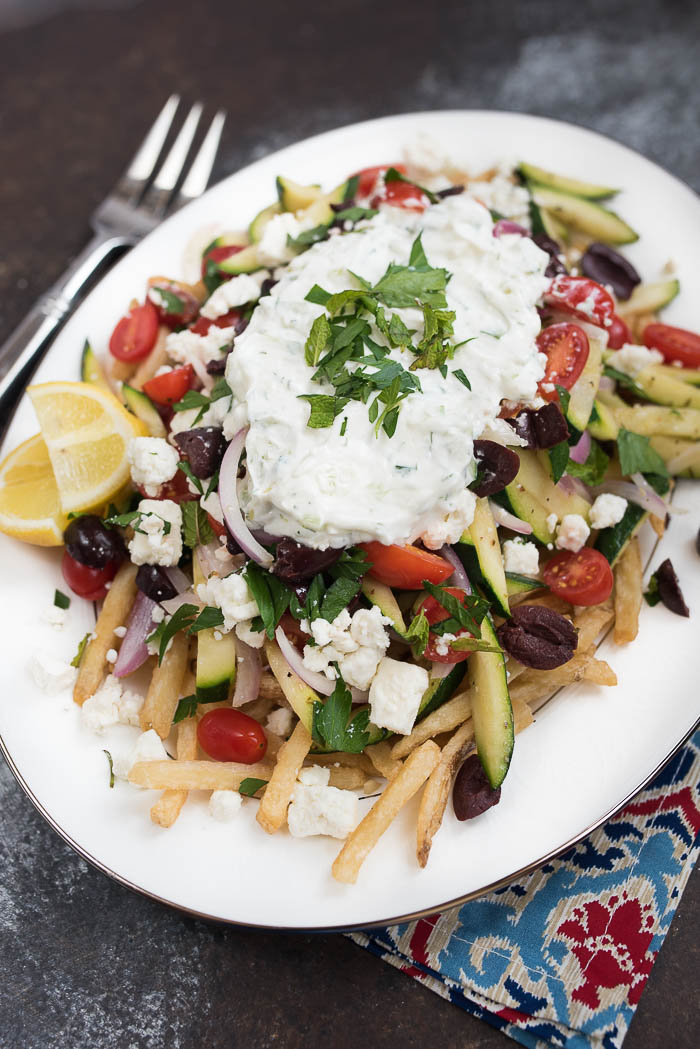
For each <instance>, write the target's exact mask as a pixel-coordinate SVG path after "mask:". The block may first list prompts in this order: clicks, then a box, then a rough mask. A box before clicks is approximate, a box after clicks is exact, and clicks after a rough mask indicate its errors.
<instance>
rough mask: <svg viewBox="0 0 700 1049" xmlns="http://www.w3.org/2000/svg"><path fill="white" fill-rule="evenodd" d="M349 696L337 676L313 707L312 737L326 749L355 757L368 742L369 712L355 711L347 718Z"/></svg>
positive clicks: (350, 697) (345, 686)
mask: <svg viewBox="0 0 700 1049" xmlns="http://www.w3.org/2000/svg"><path fill="white" fill-rule="evenodd" d="M351 712H352V694H351V692H350V689H349V688H348V687H347V685H346V684H345V682H344V681H343V679H342V677H341V676H340V674H338V680H337V681H336V683H335V688H334V689H333V691H332V692H331V694H330V696H329V697H328V698H327V699H326V700H325V702H322V701H320V700H315V701H314V705H313V722H312V732H311V734H312V736H313V739H314V740H315V741H316V743H320V744H321V745H322V746H325V747H328V749H329V750H336V751H344V752H345V753H346V754H359V753H361V751H363V750H364V749H365V747H366V746H367V744H368V743H369V731H368V728H367V726H368V725H369V710H368V709H367V708H365V709H364V710H360V711H358V713H357V714H355V715H354V717H353V718H352V719H351V718H350V714H351Z"/></svg>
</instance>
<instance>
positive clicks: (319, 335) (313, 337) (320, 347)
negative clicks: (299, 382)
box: [304, 313, 332, 368]
mask: <svg viewBox="0 0 700 1049" xmlns="http://www.w3.org/2000/svg"><path fill="white" fill-rule="evenodd" d="M331 335H332V332H331V326H330V324H329V323H328V318H327V317H326V315H325V314H324V313H322V314H321V315H320V316H319V317H316V319H315V320H314V322H313V324H312V325H311V331H310V332H309V337H308V339H307V340H306V345H305V346H304V359H305V361H306V363H307V364H308V365H309V366H310V367H312V368H315V367H316V365H317V364H318V362H319V360H320V359H321V355H322V353H323V351H324V350H325V348H326V346H327V345H328V340H329V339H330V337H331Z"/></svg>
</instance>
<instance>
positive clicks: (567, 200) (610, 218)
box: [530, 184, 639, 244]
mask: <svg viewBox="0 0 700 1049" xmlns="http://www.w3.org/2000/svg"><path fill="white" fill-rule="evenodd" d="M530 192H531V193H532V196H533V199H534V201H535V203H536V204H537V205H538V206H539V207H540V208H546V209H547V211H549V212H551V213H552V215H553V216H554V218H556V219H558V220H559V221H560V222H563V223H564V225H565V226H571V227H573V229H577V230H579V232H581V233H588V234H589V235H590V236H591V237H593V238H594V239H595V240H602V241H604V242H605V243H606V244H631V243H632V242H633V241H635V240H639V234H638V233H635V231H634V230H633V229H632V227H631V226H628V224H627V223H626V222H625V221H624V220H623V219H621V218H620V216H619V215H616V214H615V212H614V211H609V210H608V209H607V208H603V207H601V205H600V204H596V203H595V202H594V201H592V200H586V199H584V198H583V197H573V196H571V195H570V194H568V193H561V192H559V191H558V190H555V189H548V188H547V187H546V186H540V185H534V184H533V185H531V186H530Z"/></svg>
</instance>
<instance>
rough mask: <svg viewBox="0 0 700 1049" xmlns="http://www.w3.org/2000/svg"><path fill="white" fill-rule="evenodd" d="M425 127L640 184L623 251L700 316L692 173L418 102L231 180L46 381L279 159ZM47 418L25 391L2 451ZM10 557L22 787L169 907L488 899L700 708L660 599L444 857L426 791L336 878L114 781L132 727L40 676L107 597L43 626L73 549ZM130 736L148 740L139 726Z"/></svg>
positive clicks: (632, 194) (491, 157)
mask: <svg viewBox="0 0 700 1049" xmlns="http://www.w3.org/2000/svg"><path fill="white" fill-rule="evenodd" d="M425 133H428V134H430V135H431V136H432V137H433V138H435V139H437V140H438V141H442V142H443V143H444V144H445V145H446V146H448V147H449V148H450V150H452V152H453V153H454V152H455V151H457V152H458V154H459V156H462V157H463V158H464V160H465V162H466V163H468V165H469V167H470V168H471V169H473V170H477V171H478V170H479V169H481V168H487V167H489V166H490V165H491V164H493V163H494V162H496V161H498V160H499V159H502V158H504V157H518V158H519V157H522V158H525V159H527V160H529V161H530V162H532V163H535V164H540V165H542V166H543V167H548V168H551V169H553V170H555V171H557V170H560V171H564V172H570V173H571V174H572V175H575V176H577V177H579V178H583V179H589V180H591V181H593V182H603V183H608V184H610V183H612V184H613V185H619V186H621V187H624V189H623V192H622V193H621V194H620V196H619V197H618V198H617V201H616V204H615V207H616V208H619V210H620V212H621V214H622V215H623V216H624V218H625V219H626V220H628V221H629V222H630V223H631V224H632V225H633V226H634V227H635V228H637V229H638V230H639V231H640V232H641V234H642V239H641V241H640V242H639V243H638V244H635V245H632V246H631V247H630V248H629V249H626V252H627V254H628V255H629V257H630V259H631V260H632V261H633V262H634V263H635V264H636V265H638V267H639V269H640V270H641V272H642V273H643V274H644V275H645V276H646V277H647V278H648V279H654V277H656V276H657V274H658V273H659V270H660V268H661V266H662V265H663V264H664V263H665V262H666V261H667V259H669V258H670V259H673V261H674V262H675V265H676V267H677V271H678V275H679V277H680V279H681V283H682V287H683V291H682V294H681V296H680V297H679V299H678V300H677V301H676V302H674V303H673V305H672V306H671V308H670V309H669V310H668V312H667V319H668V320H669V321H670V322H672V323H673V322H675V323H678V324H681V325H685V326H686V327H689V328H694V329H696V330H697V329H698V327H700V315H699V314H698V305H697V304H698V301H699V300H700V294H698V292H699V291H700V289H699V287H698V275H697V274H698V270H697V246H698V244H700V203H699V202H698V199H697V198H696V197H695V195H694V194H693V193H692V192H691V191H690V190H689V189H688V188H687V187H686V186H685V185H683V184H682V183H680V182H678V181H677V180H676V179H675V178H673V177H672V176H671V175H669V174H667V173H666V172H664V171H662V170H661V169H660V168H658V167H656V166H655V165H654V164H651V163H650V162H649V161H648V160H645V159H644V158H643V157H640V156H639V155H637V154H636V153H633V152H632V151H630V150H629V149H626V148H624V147H623V146H620V145H618V144H617V143H615V142H612V141H610V140H609V139H606V138H603V137H601V136H600V135H597V134H594V133H592V132H590V131H585V130H582V129H581V128H576V127H572V126H570V125H567V124H560V123H556V122H553V121H550V120H544V119H542V118H540V117H529V116H522V115H516V114H509V113H487V112H445V113H421V114H409V115H406V116H399V117H387V118H384V119H382V120H376V121H371V122H369V123H365V124H356V125H354V126H352V127H347V128H341V129H339V130H337V131H332V132H329V133H328V134H324V135H319V136H318V137H316V138H312V139H309V140H308V141H306V142H302V143H299V144H298V145H295V146H291V147H289V148H288V149H284V150H282V151H281V152H279V153H276V154H274V155H273V156H270V157H267V158H265V159H264V160H261V161H258V162H257V163H255V164H253V165H251V166H250V167H248V168H246V169H245V170H244V171H241V172H239V173H238V174H235V175H232V176H230V178H228V179H226V180H225V181H224V182H222V183H221V184H219V185H218V186H215V187H214V188H213V189H212V190H210V191H209V192H208V193H207V194H205V196H204V197H203V198H202V199H200V200H198V201H196V202H195V203H193V204H191V205H190V206H189V207H188V208H186V209H185V210H184V211H182V212H180V213H179V214H177V215H175V216H174V217H173V218H171V219H170V220H169V221H167V222H165V223H164V224H163V225H162V226H161V227H159V228H158V229H157V230H156V231H155V232H154V233H153V234H151V236H149V237H148V238H146V240H145V241H144V242H143V243H142V244H140V245H139V246H138V247H137V248H135V249H134V250H133V251H132V252H131V253H130V254H129V255H128V256H127V257H126V258H125V259H124V260H123V261H121V262H120V263H119V264H118V265H117V266H116V267H115V268H114V269H113V270H112V271H111V272H110V273H109V274H108V275H107V276H106V277H105V279H104V280H103V281H102V282H101V283H100V285H99V286H98V287H97V288H96V289H95V290H94V291H93V293H92V294H91V295H90V297H89V298H88V299H87V301H86V302H85V303H84V304H83V305H82V306H81V308H80V309H79V310H78V311H77V313H76V314H75V316H74V317H73V319H72V320H71V321H70V323H69V324H68V325H67V326H66V328H65V329H64V331H63V332H62V334H61V335H60V336H59V338H58V339H57V340H56V344H55V346H54V348H53V349H52V350H51V352H50V354H49V356H48V358H47V359H46V361H45V362H44V364H43V365H42V366H41V368H40V369H39V372H38V374H37V379H38V380H39V381H45V380H49V379H66V378H78V362H79V357H80V349H81V346H82V343H83V340H84V338H85V337H86V336H89V338H90V340H91V341H92V343H93V345H94V346H96V347H97V348H99V349H101V348H102V347H104V346H105V345H106V342H107V339H108V337H109V334H110V332H111V330H112V327H113V325H114V323H115V321H116V319H117V317H118V316H119V315H120V314H121V313H122V312H123V310H124V305H125V303H127V302H128V301H129V300H130V299H131V297H132V296H134V295H137V296H138V295H141V294H143V288H144V285H145V281H146V278H147V277H148V276H149V275H151V274H154V273H166V274H170V275H172V276H178V274H179V271H180V268H181V262H180V260H181V258H182V252H183V246H184V245H185V243H186V242H187V241H188V239H189V237H190V236H191V235H192V234H193V233H195V232H196V231H197V230H199V229H200V228H201V227H203V226H208V225H210V224H216V223H219V224H223V226H224V227H226V226H228V227H229V228H234V229H235V228H236V227H240V226H244V225H245V224H246V223H247V222H248V221H249V219H250V218H251V216H252V215H253V214H255V212H256V211H257V210H258V209H259V208H262V207H263V206H264V205H265V204H267V203H268V202H269V201H270V199H271V198H272V196H273V194H274V178H275V175H277V174H278V173H283V174H286V175H288V176H290V177H291V178H293V179H297V180H299V181H300V182H312V181H320V182H322V183H323V184H324V185H328V186H330V185H333V184H335V183H337V182H339V181H340V180H341V179H342V178H344V177H345V176H346V175H347V174H348V172H350V171H353V170H356V169H357V168H360V167H364V166H366V165H369V164H376V163H383V162H384V163H386V162H387V161H391V160H394V159H397V158H398V157H399V156H400V155H401V152H402V148H403V147H404V146H405V145H406V144H407V143H410V142H411V141H412V140H414V139H415V137H416V135H418V134H425ZM35 431H36V420H35V419H34V417H33V412H32V409H31V406H30V405H29V403H28V402H27V400H26V399H25V401H24V402H23V404H22V405H21V406H20V408H19V411H18V412H17V416H16V418H15V420H14V422H13V424H12V427H11V429H10V432H9V435H8V438H7V442H6V447H5V451H7V450H8V449H9V448H10V447H13V446H14V445H15V444H16V443H17V442H18V441H19V440H20V439H23V438H25V437H27V436H29V435H30V434H31V433H33V432H35ZM3 454H4V453H3ZM675 502H676V503H677V504H678V505H683V506H686V507H688V509H689V511H690V512H689V513H688V514H687V515H685V516H678V517H675V518H674V520H673V525H672V527H671V530H670V534H669V536H668V538H666V539H664V541H663V542H662V543H661V544H660V546H659V548H658V550H657V551H656V553H655V555H654V564H658V562H659V561H660V560H661V558H662V556H668V555H671V556H672V557H673V561H674V564H675V566H676V569H677V571H678V575H679V576H680V578H681V580H682V584H683V589H684V592H685V595H686V599H687V601H688V604H689V605H690V607H691V609H692V610H694V612H695V615H696V617H697V614H698V613H699V612H700V573H698V555H697V554H696V552H695V548H694V538H695V531H696V529H697V526H698V522H699V521H700V512H699V511H700V485H698V486H696V488H693V486H692V485H690V484H687V485H681V486H680V488H679V491H678V494H677V496H676V499H675ZM650 552H651V543H649V545H648V550H647V553H650ZM0 565H1V566H2V580H3V596H4V600H3V603H2V607H1V608H0V630H1V631H2V638H3V656H4V660H3V663H4V673H3V683H4V688H3V690H2V696H1V697H0V735H1V736H2V740H3V741H4V748H5V752H6V755H7V756H8V758H9V760H10V764H11V765H12V766H13V768H14V771H15V774H16V775H17V777H18V779H19V781H20V783H21V784H22V786H23V787H24V789H25V790H26V791H27V793H28V794H29V796H30V797H31V798H32V800H33V801H34V803H35V804H36V805H37V807H38V808H39V809H40V811H42V813H43V814H44V816H46V818H47V819H48V820H49V821H50V822H51V824H52V825H53V826H54V828H55V829H56V830H57V831H58V832H59V833H60V834H61V835H62V836H63V837H64V838H65V839H66V840H67V841H69V842H70V844H72V845H73V846H74V847H75V848H76V849H77V850H78V851H79V852H80V853H81V854H82V855H83V856H84V857H85V858H86V859H88V860H90V861H91V862H93V863H95V864H96V865H97V866H98V867H100V868H101V869H102V870H104V871H106V872H107V873H109V874H111V875H112V876H113V877H115V878H117V879H118V880H119V881H121V882H123V883H124V884H126V885H129V886H131V887H133V888H135V889H138V890H140V891H142V892H144V893H147V894H150V895H152V896H154V897H156V898H158V899H161V900H163V901H165V902H167V903H170V904H172V905H173V906H176V907H180V908H186V909H187V910H189V911H193V912H197V913H199V914H202V915H206V916H211V917H213V918H218V919H223V920H225V921H230V922H237V923H245V924H251V925H260V926H271V927H278V928H304V929H320V928H329V927H336V928H338V927H341V928H342V927H348V926H359V927H362V926H368V925H370V924H372V923H389V922H392V921H396V920H397V919H398V918H400V917H403V916H408V915H414V914H416V913H417V912H427V913H430V912H433V911H436V910H438V909H440V908H442V907H444V906H446V905H447V904H449V903H454V902H459V901H460V900H462V899H464V898H466V897H467V896H473V895H478V894H479V893H481V892H484V891H486V890H487V889H488V888H491V887H493V886H494V885H495V884H498V883H499V882H503V881H507V880H508V879H510V878H512V877H513V876H514V875H515V874H516V873H518V872H520V871H522V870H523V869H525V868H528V867H530V866H532V865H537V864H538V863H540V862H542V861H543V860H544V859H545V858H546V857H549V856H551V855H552V854H554V853H556V852H557V851H559V850H561V849H563V848H564V847H565V846H566V845H568V844H570V843H571V842H572V841H574V840H576V839H577V838H578V837H580V836H582V835H583V834H584V833H585V832H586V831H587V830H588V829H590V828H592V827H593V826H594V825H596V824H598V823H599V822H601V821H602V820H603V819H604V818H605V817H606V815H608V814H609V813H611V812H612V811H614V810H615V809H616V808H617V807H619V806H620V805H621V804H622V803H623V801H625V800H626V799H627V798H628V797H629V796H630V795H631V794H632V793H634V792H635V791H636V790H637V789H638V787H639V786H640V785H641V784H642V783H643V782H644V781H645V780H646V779H647V778H648V777H649V775H650V774H651V773H652V772H653V771H654V770H655V769H656V768H657V767H658V766H659V765H660V764H662V763H663V761H664V760H665V759H666V758H667V757H668V756H669V755H670V753H671V752H672V751H673V750H674V748H676V747H677V746H678V744H679V743H680V742H681V741H682V740H683V739H684V738H685V736H686V735H687V734H688V732H689V731H690V730H691V729H692V727H693V725H694V724H695V722H696V719H697V716H698V705H697V698H696V697H697V692H696V688H697V685H696V682H697V679H698V670H700V655H699V653H700V648H699V646H698V630H697V618H694V619H690V620H684V619H681V618H679V617H677V616H673V615H671V613H669V612H668V611H666V609H664V608H663V607H661V606H659V607H657V608H655V609H648V608H646V607H645V608H644V610H643V612H642V618H641V629H640V636H639V637H638V639H637V640H636V642H635V643H634V644H632V645H629V646H628V647H626V648H622V649H620V650H617V649H616V648H615V646H614V645H613V644H612V642H606V643H605V644H604V646H603V652H602V654H603V656H604V657H605V658H607V659H608V660H609V661H610V663H611V664H612V666H613V667H614V668H615V670H616V672H617V674H618V677H619V680H620V685H619V686H618V687H616V688H607V689H603V688H590V687H584V686H577V687H575V688H570V689H567V690H566V691H565V692H563V693H562V694H560V695H559V696H558V697H557V698H556V699H555V700H553V701H552V702H551V703H550V704H549V705H548V706H546V707H545V708H544V709H543V710H542V711H540V713H539V715H538V717H537V723H536V724H535V725H534V726H532V727H531V728H529V729H528V730H527V731H526V732H525V733H524V734H523V735H522V736H520V737H519V738H518V740H517V744H516V748H515V754H514V758H513V763H512V766H511V770H510V773H509V775H508V779H507V780H506V783H505V786H504V789H503V797H502V800H501V803H500V805H498V806H497V807H496V808H494V809H492V810H490V811H489V812H488V813H486V814H485V815H484V816H482V817H481V818H480V819H478V820H476V821H474V822H472V823H467V824H460V823H458V822H457V820H456V819H455V818H454V816H453V814H452V811H451V806H450V807H448V811H447V813H446V815H445V820H444V824H443V827H442V829H441V830H440V832H439V834H438V835H437V837H436V839H435V842H434V844H433V849H432V853H431V856H430V862H429V864H428V867H427V869H426V870H420V869H419V867H418V866H417V864H416V860H415V815H416V808H415V803H414V804H412V805H410V806H409V807H408V809H407V811H405V812H403V813H402V814H401V817H400V819H399V820H397V821H396V823H395V824H394V825H393V826H392V827H391V828H390V829H389V831H388V832H387V833H386V834H385V835H384V837H383V838H382V840H381V842H380V843H379V845H378V846H377V848H375V850H374V851H373V852H372V853H371V855H370V856H369V858H368V859H367V861H366V862H365V864H364V866H363V869H362V871H361V874H360V877H359V880H358V882H357V884H356V885H355V886H346V885H339V884H337V883H335V882H334V881H333V879H332V878H331V876H330V866H331V863H332V861H333V858H334V857H335V855H336V853H337V852H338V849H339V844H338V843H337V842H335V841H333V840H332V839H328V838H316V839H313V838H310V839H305V840H298V839H294V838H291V837H290V836H289V835H288V834H287V833H286V831H284V832H281V833H279V834H276V835H274V836H272V837H270V836H268V835H266V834H264V833H263V832H262V831H261V830H260V828H259V827H258V825H257V823H256V822H255V818H254V817H255V809H256V805H255V803H253V802H247V803H245V804H244V806H243V811H242V812H241V814H240V817H239V818H238V819H237V820H236V822H234V823H232V824H217V823H215V822H214V821H213V820H211V819H210V818H209V816H208V813H207V808H206V800H205V798H204V797H201V798H194V799H192V800H190V801H189V802H188V804H187V805H186V806H185V808H184V810H183V812H182V814H181V816H180V819H179V820H178V822H177V823H176V825H175V826H174V827H173V828H172V829H170V830H168V831H164V830H161V829H160V828H158V827H155V826H153V824H151V822H150V820H149V818H148V810H149V808H150V806H151V804H152V802H153V800H154V798H155V796H156V795H155V792H151V791H144V792H140V791H137V790H134V789H133V788H130V787H128V786H127V785H125V784H121V783H119V784H118V785H117V787H116V788H115V789H114V790H110V789H109V788H108V775H107V759H106V757H105V755H104V754H103V752H102V747H103V746H104V747H108V746H111V747H116V746H118V745H119V740H116V741H115V736H110V737H106V740H107V741H106V742H101V741H100V740H99V739H98V738H97V737H95V736H94V735H93V734H92V733H88V732H87V731H86V730H84V729H83V728H82V727H81V725H80V721H79V717H78V711H77V708H76V707H75V706H74V705H73V704H72V703H71V701H70V699H69V697H64V698H58V699H57V698H54V697H48V696H46V695H44V694H41V693H40V692H39V691H38V690H37V689H36V688H35V686H34V685H33V683H32V680H31V678H30V676H29V673H28V670H27V665H28V660H29V657H30V655H31V653H32V651H33V650H34V649H35V648H37V647H43V648H47V649H48V650H50V651H52V652H55V653H57V654H61V655H64V656H65V655H66V654H68V655H69V656H70V655H72V654H73V652H74V651H75V648H76V645H77V642H78V640H79V638H80V637H81V636H82V635H83V634H84V632H85V631H86V630H87V629H89V628H90V627H91V625H92V615H91V606H89V605H87V604H86V603H84V602H80V601H78V600H75V599H74V601H73V604H72V606H71V609H70V612H69V619H68V623H67V625H66V627H65V629H64V630H63V631H62V632H60V633H58V632H54V631H52V630H51V628H49V627H48V626H46V625H42V624H41V623H39V622H38V620H39V618H40V613H41V611H42V610H44V609H46V608H47V607H48V606H50V605H51V602H52V598H53V591H54V587H55V586H60V585H61V578H60V569H59V554H58V553H57V552H56V551H41V550H38V549H35V548H31V547H28V546H23V545H22V544H21V543H18V542H14V541H13V540H10V539H7V538H5V537H4V536H0ZM114 732H115V735H119V733H121V734H122V737H124V735H128V734H129V733H132V735H133V730H129V729H125V728H121V729H116V730H114ZM363 804H365V805H367V804H369V803H368V802H365V803H363Z"/></svg>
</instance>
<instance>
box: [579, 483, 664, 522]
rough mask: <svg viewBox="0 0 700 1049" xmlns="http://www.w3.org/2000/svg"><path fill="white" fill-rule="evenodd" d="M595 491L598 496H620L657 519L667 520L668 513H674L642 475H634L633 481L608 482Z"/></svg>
mask: <svg viewBox="0 0 700 1049" xmlns="http://www.w3.org/2000/svg"><path fill="white" fill-rule="evenodd" d="M638 479H639V480H638ZM633 482H634V483H633ZM640 482H641V483H640ZM593 490H594V492H595V494H596V495H604V494H605V493H606V492H609V493H610V494H611V495H620V496H622V498H623V499H626V500H627V502H628V503H635V504H636V505H637V506H641V507H642V509H643V510H647V511H648V512H649V513H650V514H654V516H655V517H661V518H665V517H666V514H667V513H673V510H672V508H671V507H670V506H668V505H667V504H666V503H665V502H664V501H663V499H662V498H661V496H660V495H659V494H658V492H655V491H654V489H653V488H652V487H651V485H650V484H648V482H647V481H645V480H644V478H643V477H642V475H641V474H633V475H632V481H607V482H606V483H605V484H601V485H600V486H599V487H598V488H595V489H593Z"/></svg>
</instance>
